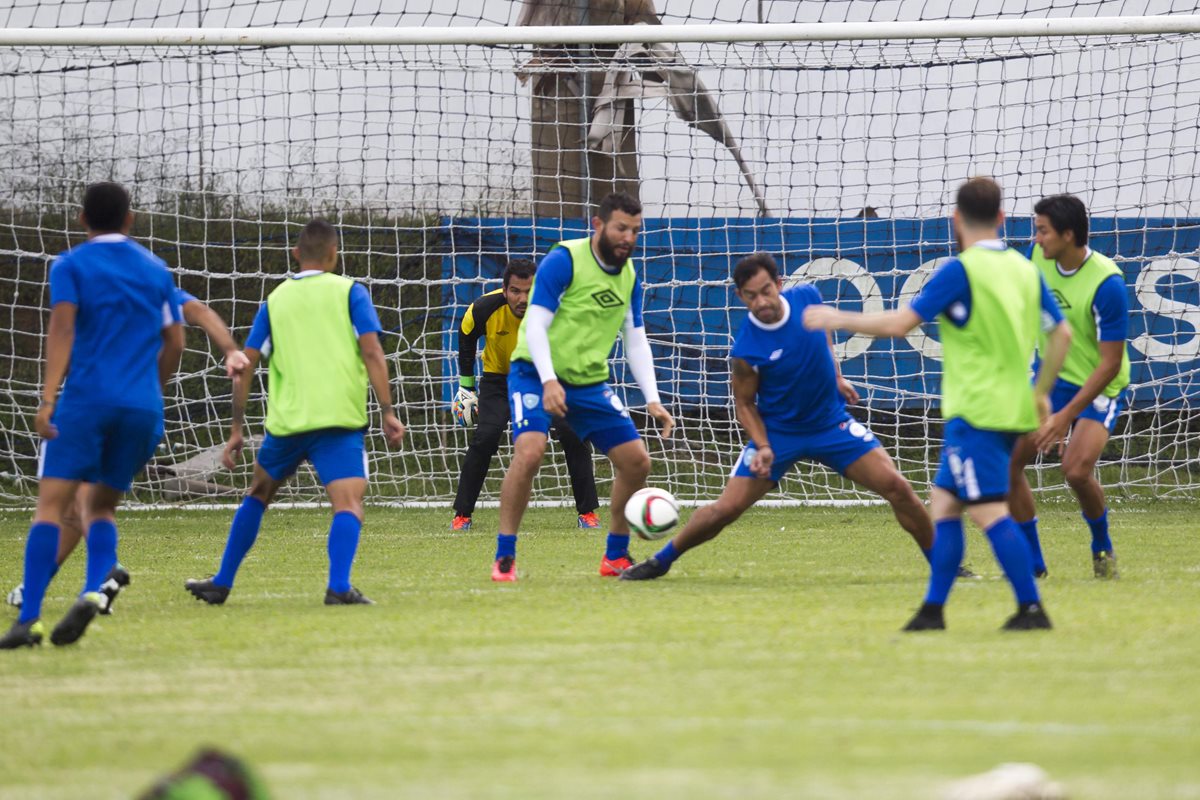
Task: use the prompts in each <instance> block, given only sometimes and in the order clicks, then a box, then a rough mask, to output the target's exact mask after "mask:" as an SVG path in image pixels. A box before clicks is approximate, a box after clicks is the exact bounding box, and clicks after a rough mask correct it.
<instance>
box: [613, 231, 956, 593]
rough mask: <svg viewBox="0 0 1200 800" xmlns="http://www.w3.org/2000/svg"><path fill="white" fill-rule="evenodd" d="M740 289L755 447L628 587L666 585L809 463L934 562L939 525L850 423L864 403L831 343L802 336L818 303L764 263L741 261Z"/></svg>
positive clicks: (739, 362) (748, 413) (736, 367)
mask: <svg viewBox="0 0 1200 800" xmlns="http://www.w3.org/2000/svg"><path fill="white" fill-rule="evenodd" d="M733 282H734V285H735V286H736V287H737V296H738V298H739V299H740V300H741V301H742V302H743V303H745V304H746V307H747V308H748V309H749V310H750V314H749V316H747V317H746V319H745V321H743V323H742V327H741V329H740V330H739V331H738V333H737V336H736V337H735V338H734V342H733V350H732V351H731V353H730V355H731V362H732V372H733V402H734V406H735V409H736V412H737V420H738V422H739V423H740V424H741V426H742V428H743V429H745V431H746V436H747V438H749V440H750V443H749V444H747V445H746V448H745V450H743V451H742V454H741V456H740V457H739V458H738V461H737V465H736V466H735V467H734V469H733V475H732V476H731V477H730V478H729V483H727V484H726V485H725V490H724V491H723V492H722V493H721V496H720V498H718V499H717V502H715V503H712V504H711V505H707V506H704V507H703V508H701V509H699V510H697V511H696V513H694V514H692V516H691V519H689V520H688V522H687V524H686V525H684V527H683V530H681V531H680V532H679V533H678V534H676V535H675V537H674V538H673V539H671V541H670V542H668V543H667V546H666V547H664V548H663V549H662V550H660V551H659V552H658V553H657V554H655V555H654V557H652V558H648V559H646V560H645V561H643V562H642V563H640V564H636V565H634V566H631V567H630V568H629V569H626V570H625V571H624V572H622V573H621V580H626V581H645V580H652V579H654V578H661V577H662V576H663V575H666V574H667V572H668V571H669V570H670V569H671V566H672V565H673V564H674V563H675V561H676V559H678V558H679V557H680V556H681V555H683V554H684V553H686V552H687V551H688V550H691V549H692V548H693V547H697V546H699V545H702V544H704V543H705V542H707V541H708V540H710V539H713V538H715V537H716V536H717V535H718V534H719V533H720V532H721V531H722V530H724V529H725V528H726V527H727V526H729V525H731V524H732V523H733V522H734V521H735V520H737V518H738V517H740V516H741V515H742V514H743V513H745V511H746V510H747V509H748V508H750V507H751V506H753V505H754V504H755V503H757V502H758V501H759V500H760V499H762V497H763V496H764V495H765V494H766V493H767V492H769V491H771V490H772V489H774V488H775V487H776V486H778V485H779V480H780V479H781V478H782V477H783V476H784V475H785V474H786V473H787V471H788V470H790V469H791V468H792V466H793V465H794V464H795V463H796V462H798V461H801V460H804V459H810V460H813V461H817V462H820V463H822V464H824V465H825V466H827V467H829V468H830V469H832V470H833V471H835V472H837V473H838V474H840V475H842V476H844V477H846V478H848V479H850V480H852V481H854V482H855V483H856V484H858V485H859V486H862V487H864V488H866V489H868V490H870V491H872V492H875V493H876V494H878V495H879V496H881V497H882V498H883V499H885V500H887V501H888V503H890V504H891V506H892V511H893V512H894V513H895V515H896V520H897V522H899V523H900V526H901V527H902V528H904V530H906V531H908V533H909V534H910V535H911V536H912V537H913V539H914V540H915V541H916V543H917V545H918V546H919V547H920V548H921V551H922V552H923V553H924V554H925V556H926V558H928V557H929V553H930V549H931V547H932V546H933V525H932V523H931V522H930V521H929V515H928V514H927V513H926V512H925V507H924V506H923V505H921V501H920V499H918V497H917V495H916V492H914V491H913V488H912V486H910V485H909V483H908V481H906V480H905V479H904V476H902V475H901V474H900V473H899V471H897V469H896V465H895V464H893V463H892V459H891V458H889V457H888V454H887V453H886V452H885V451H884V450H883V448H882V447H881V446H880V444H879V440H878V439H876V438H875V436H874V435H873V434H872V433H871V432H870V431H869V430H867V428H866V426H865V425H863V424H862V423H861V422H858V421H857V420H855V419H854V418H853V417H851V416H850V414H849V413H847V411H846V404H847V403H856V402H858V393H857V392H856V391H855V390H854V387H853V386H851V385H850V384H849V383H848V382H847V381H846V380H845V379H844V378H842V375H841V371H840V369H839V368H838V364H837V361H836V360H835V359H834V357H833V350H832V346H831V343H830V339H829V336H828V334H826V333H825V332H824V331H809V330H805V328H804V325H803V316H804V311H805V309H806V308H812V307H814V306H820V305H821V295H820V293H818V292H817V290H816V288H815V287H813V286H811V285H809V284H802V285H799V286H793V287H791V288H789V289H784V288H783V282H782V280H781V279H780V277H779V269H778V267H777V266H776V265H775V260H774V259H773V258H771V256H769V255H767V254H766V253H755V254H753V255H750V256H747V257H746V258H743V259H742V260H741V261H739V262H738V263H737V266H736V267H735V268H734V270H733Z"/></svg>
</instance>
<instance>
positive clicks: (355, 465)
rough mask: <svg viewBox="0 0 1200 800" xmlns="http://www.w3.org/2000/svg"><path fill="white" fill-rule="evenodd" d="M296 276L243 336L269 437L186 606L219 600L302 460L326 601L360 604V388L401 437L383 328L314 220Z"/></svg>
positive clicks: (244, 389)
mask: <svg viewBox="0 0 1200 800" xmlns="http://www.w3.org/2000/svg"><path fill="white" fill-rule="evenodd" d="M292 255H293V256H294V257H295V259H296V262H297V264H298V265H299V267H300V270H299V271H298V272H296V273H295V274H293V275H290V276H288V277H287V278H286V279H285V280H284V281H283V282H282V283H280V284H279V285H278V286H276V287H275V289H274V290H272V292H271V294H270V296H269V297H268V298H267V301H266V302H265V303H263V305H262V307H261V308H260V309H259V311H258V314H257V315H256V316H255V318H254V324H253V326H252V327H251V329H250V335H249V337H247V339H246V356H247V357H248V358H249V361H250V363H249V365H248V367H247V370H248V373H252V372H253V370H254V368H255V366H256V365H257V364H258V361H259V358H260V356H267V357H269V358H270V365H269V369H270V380H269V382H268V384H267V420H266V429H267V435H266V436H265V437H264V438H263V442H262V446H261V447H260V448H259V450H258V454H257V456H256V458H255V461H254V477H253V478H252V479H251V483H250V491H249V492H248V493H247V494H246V497H245V498H243V500H242V504H241V506H240V507H239V508H238V510H237V512H236V513H235V514H234V517H233V522H232V524H231V525H230V528H229V538H228V539H227V541H226V544H225V553H224V555H223V556H222V558H221V566H220V569H219V570H218V572H217V573H216V574H215V575H213V576H212V577H210V578H200V579H189V580H187V581H185V582H184V588H186V589H187V591H188V592H190V593H191V594H192V595H193V596H194V597H195V598H197V599H198V600H203V601H204V602H206V603H208V604H210V605H220V604H222V603H224V602H225V600H226V598H228V597H229V592H230V590H231V589H232V588H233V582H234V578H235V577H236V576H237V572H238V568H239V567H240V566H241V563H242V560H243V559H244V558H245V557H246V554H247V553H249V552H250V548H251V547H253V546H254V542H255V540H256V539H257V538H258V531H259V527H260V525H261V524H262V518H263V514H265V513H266V510H267V507H268V506H269V505H270V504H271V501H272V500H273V499H274V498H275V494H276V492H278V491H279V487H280V486H282V485H283V484H284V482H285V481H287V480H288V478H290V477H291V476H292V475H293V474H295V472H296V469H297V468H298V467H299V466H300V464H301V463H303V462H304V461H308V462H310V463H311V464H312V465H313V467H314V468H315V469H316V471H317V476H318V477H319V478H320V480H321V483H322V484H324V486H325V491H326V492H327V493H328V495H329V502H330V505H332V506H333V520H332V522H331V524H330V527H329V538H328V544H327V548H328V554H329V581H328V583H327V585H326V590H325V605H327V606H332V605H369V604H370V603H371V601H370V600H368V599H367V598H366V597H364V596H363V593H362V592H360V591H359V590H358V589H357V588H356V587H354V586H353V585H351V583H350V571H351V568H352V567H353V564H354V557H355V554H356V553H357V551H358V540H359V535H360V533H361V532H362V524H363V496H364V495H365V493H366V490H367V452H366V444H365V441H364V435H365V432H366V429H367V427H368V423H369V419H368V416H367V388H368V386H370V388H371V389H373V390H374V392H375V397H376V399H377V400H378V401H379V405H380V406H381V407H382V409H383V433H384V436H385V437H386V439H387V442H388V444H389V445H392V446H396V445H398V444H399V443H400V441H401V439H402V438H403V437H404V425H403V424H402V423H401V422H400V420H399V418H398V417H397V416H396V412H395V410H394V409H393V407H392V390H391V382H390V378H389V377H388V365H387V358H386V356H385V355H384V353H383V347H382V345H381V344H380V341H379V334H380V333H382V331H383V327H382V326H381V325H380V324H379V317H378V315H377V314H376V312H375V306H374V305H373V304H372V303H371V295H370V293H369V292H367V289H366V287H365V286H363V285H362V284H359V283H355V282H354V281H352V280H350V279H349V278H347V277H345V276H342V275H337V274H335V270H336V269H337V266H338V235H337V230H336V229H335V228H334V227H333V226H332V225H330V224H329V223H328V222H326V221H325V220H322V219H315V220H313V221H311V222H309V223H308V224H307V225H305V226H304V230H303V231H302V232H301V234H300V241H299V243H298V244H297V246H296V247H295V248H293V249H292ZM248 384H249V381H248V380H247V381H242V382H241V384H240V385H238V386H237V392H236V394H235V396H234V404H233V423H232V426H231V429H230V434H229V439H228V440H227V442H226V444H225V455H224V463H225V466H226V467H229V468H230V469H232V468H233V466H234V464H235V463H236V460H237V458H238V457H239V456H240V454H241V451H242V448H243V446H244V443H245V439H244V435H243V431H242V427H243V414H244V409H245V406H246V400H247V397H248V394H249V385H248Z"/></svg>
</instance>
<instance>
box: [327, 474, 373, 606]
mask: <svg viewBox="0 0 1200 800" xmlns="http://www.w3.org/2000/svg"><path fill="white" fill-rule="evenodd" d="M325 491H326V492H328V494H329V502H330V504H331V505H332V506H333V522H332V524H331V525H330V527H329V545H328V547H329V586H328V588H327V589H326V590H325V605H327V606H353V605H372V601H370V600H368V599H367V598H366V597H364V596H363V593H362V592H360V591H359V590H358V589H356V588H355V587H354V586H353V585H351V583H350V568H351V567H352V566H353V563H354V556H355V554H356V553H357V552H358V538H359V533H360V532H361V530H362V520H363V496H364V495H365V494H366V493H367V479H366V478H341V479H339V480H336V481H330V482H329V483H328V484H326V485H325Z"/></svg>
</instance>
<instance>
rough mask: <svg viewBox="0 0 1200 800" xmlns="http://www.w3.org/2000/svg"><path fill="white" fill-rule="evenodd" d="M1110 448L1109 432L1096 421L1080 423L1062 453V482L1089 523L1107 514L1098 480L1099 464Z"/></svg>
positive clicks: (1081, 420)
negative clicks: (1108, 445)
mask: <svg viewBox="0 0 1200 800" xmlns="http://www.w3.org/2000/svg"><path fill="white" fill-rule="evenodd" d="M1107 444H1108V429H1107V428H1105V427H1104V426H1103V425H1101V424H1100V423H1099V422H1097V421H1096V420H1094V419H1080V420H1076V422H1075V427H1074V428H1073V429H1072V430H1071V440H1070V441H1069V442H1068V443H1067V449H1066V451H1065V452H1064V453H1063V460H1062V471H1063V478H1065V479H1066V481H1067V485H1068V486H1070V487H1071V491H1072V492H1074V493H1075V496H1076V497H1077V498H1079V510H1080V511H1082V512H1083V513H1084V515H1085V516H1087V517H1088V518H1090V519H1094V518H1096V517H1098V516H1100V515H1101V514H1103V513H1104V508H1105V505H1104V487H1103V486H1101V485H1100V481H1099V480H1097V479H1096V462H1097V461H1098V460H1099V459H1100V454H1101V453H1103V452H1104V447H1105V446H1106V445H1107Z"/></svg>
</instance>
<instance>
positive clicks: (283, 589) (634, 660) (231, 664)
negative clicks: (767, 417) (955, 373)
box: [0, 503, 1200, 800]
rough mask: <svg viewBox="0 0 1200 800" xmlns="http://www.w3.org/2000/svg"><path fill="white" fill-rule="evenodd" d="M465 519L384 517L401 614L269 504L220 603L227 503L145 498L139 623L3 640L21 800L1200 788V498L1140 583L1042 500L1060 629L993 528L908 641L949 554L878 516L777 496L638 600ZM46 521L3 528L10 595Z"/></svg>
mask: <svg viewBox="0 0 1200 800" xmlns="http://www.w3.org/2000/svg"><path fill="white" fill-rule="evenodd" d="M449 516H450V514H449V512H429V511H392V510H387V511H385V510H372V511H370V512H369V519H368V526H367V528H366V530H365V532H364V535H363V541H362V546H361V549H360V552H359V561H358V566H357V569H356V573H355V583H356V584H357V585H359V586H360V587H361V588H362V589H363V590H364V591H365V592H366V593H367V594H368V595H369V596H371V597H373V598H374V599H376V600H377V601H378V602H379V605H377V606H375V607H373V608H325V607H324V606H322V605H321V599H322V596H323V591H324V570H325V545H324V533H325V531H324V528H325V524H326V518H327V515H326V514H325V513H323V512H320V511H278V512H272V513H271V514H269V515H268V518H267V522H266V525H265V526H264V529H263V533H262V536H261V537H260V540H259V543H258V545H257V547H256V548H255V550H254V551H253V552H252V553H251V555H250V557H249V558H248V559H247V562H246V564H245V566H244V567H243V571H242V574H241V577H240V579H239V583H238V585H237V587H236V589H235V591H234V594H233V595H232V596H231V597H230V600H229V602H228V603H227V604H226V605H225V606H224V607H219V608H212V607H207V606H201V605H199V604H198V603H197V602H196V601H194V600H192V598H191V597H189V596H188V595H186V594H185V593H184V591H183V590H182V587H181V583H182V581H183V579H184V578H186V577H189V576H197V575H204V574H207V573H209V572H211V571H212V570H213V569H214V568H215V565H216V562H217V559H218V558H219V555H220V552H221V548H222V546H223V542H224V536H225V529H226V527H227V525H228V520H229V514H226V513H217V512H174V511H172V512H135V513H128V514H126V515H125V517H124V519H123V522H122V537H123V538H122V550H121V555H122V561H123V562H124V563H126V564H127V565H128V566H129V567H130V568H131V570H132V571H133V575H134V584H133V585H132V586H131V587H130V589H129V590H128V591H127V592H126V593H125V594H124V595H122V597H121V599H120V601H119V602H118V605H117V613H116V614H115V615H114V616H113V617H111V618H104V617H101V618H99V619H98V621H97V622H96V623H94V624H93V627H92V628H91V629H90V630H89V631H88V634H87V636H86V637H84V639H83V640H82V641H81V642H80V643H79V644H78V645H76V646H74V647H71V648H67V649H63V650H58V649H55V648H53V647H51V646H49V645H47V646H45V647H43V648H41V649H39V650H34V651H20V652H12V653H0V709H2V713H0V798H3V799H4V800H8V799H9V798H29V797H37V798H44V799H45V800H54V799H56V798H79V797H85V796H86V797H89V798H109V797H111V798H128V797H131V796H133V795H134V794H136V792H137V791H139V790H141V789H143V788H144V787H145V786H146V785H148V784H149V783H150V782H151V780H152V779H153V778H154V776H156V775H159V774H161V773H164V772H166V771H168V770H170V769H173V768H175V767H176V766H177V765H178V764H179V763H180V762H182V761H183V760H184V759H185V758H186V757H188V756H189V755H190V754H191V753H192V751H193V750H194V749H195V748H196V747H197V746H199V745H201V744H205V743H212V744H217V745H221V746H223V747H226V748H228V749H230V750H231V751H233V752H235V753H237V754H240V755H242V756H244V757H245V758H247V759H248V760H249V761H250V762H251V763H253V764H255V765H257V767H258V768H259V769H260V771H261V772H262V773H263V775H264V776H265V778H266V780H267V782H268V783H269V784H270V786H271V787H272V789H273V790H274V792H275V795H276V796H277V797H280V798H335V797H338V798H340V797H347V798H472V799H474V798H510V797H511V798H517V797H519V798H602V797H603V798H607V797H622V798H642V797H645V798H663V797H681V798H683V797H686V798H779V797H805V798H931V797H935V796H937V793H938V791H939V789H940V787H941V786H942V785H943V784H944V783H945V782H947V781H948V780H951V779H953V778H955V777H959V776H963V775H967V774H970V773H974V772H979V771H983V770H986V769H990V768H991V767H993V766H995V765H997V764H998V763H1000V762H1003V761H1033V762H1036V763H1038V764H1040V765H1041V766H1043V767H1044V768H1045V769H1047V770H1048V771H1049V772H1050V773H1051V775H1052V776H1054V777H1055V778H1056V779H1058V780H1060V781H1062V782H1063V783H1065V784H1066V786H1067V787H1068V789H1069V790H1070V791H1071V793H1072V794H1071V796H1072V797H1073V798H1126V799H1127V798H1139V799H1144V798H1196V797H1200V682H1198V681H1197V675H1198V672H1197V669H1198V667H1197V665H1198V664H1200V632H1198V631H1200V627H1198V620H1200V611H1198V609H1200V566H1198V565H1200V559H1198V558H1197V555H1196V534H1195V519H1196V512H1195V506H1194V504H1184V503H1180V504H1163V503H1159V504H1157V505H1154V506H1141V507H1136V506H1129V505H1123V506H1121V507H1119V508H1118V509H1117V510H1115V511H1114V513H1113V517H1114V535H1115V536H1116V537H1117V542H1118V552H1119V554H1120V558H1121V562H1120V566H1121V570H1122V573H1123V577H1122V578H1121V580H1120V581H1118V582H1115V583H1102V582H1098V581H1096V580H1094V579H1093V578H1092V577H1091V565H1090V560H1089V553H1088V548H1087V534H1086V530H1084V529H1083V527H1082V523H1081V522H1080V521H1079V518H1078V515H1077V513H1076V512H1075V511H1073V510H1072V509H1071V507H1070V506H1069V505H1066V504H1060V505H1056V506H1053V507H1048V508H1046V509H1044V510H1043V517H1042V518H1043V523H1044V524H1043V530H1044V540H1045V547H1046V551H1047V557H1048V559H1049V562H1050V565H1051V572H1052V575H1051V578H1050V579H1049V581H1047V582H1046V583H1045V584H1044V588H1045V597H1046V603H1047V607H1048V609H1049V611H1050V614H1051V616H1052V618H1053V620H1054V622H1055V625H1056V630H1055V631H1053V632H1051V633H1048V634H1043V633H1036V634H1001V633H999V632H998V631H997V628H998V627H999V625H1000V623H1001V622H1002V621H1003V619H1004V618H1005V617H1006V616H1007V615H1008V614H1009V613H1010V612H1011V608H1012V599H1011V595H1010V593H1009V590H1008V588H1007V585H1006V584H1005V583H1004V582H1003V581H1002V580H1000V579H999V578H998V574H999V573H998V569H997V567H996V566H995V564H994V562H993V560H992V559H991V556H990V552H989V551H988V549H987V546H986V543H985V542H984V540H983V538H982V537H981V536H980V535H979V534H978V533H972V534H971V536H970V539H969V545H968V561H969V562H970V563H972V564H973V565H974V566H975V567H976V568H977V570H978V571H980V572H982V573H983V574H984V576H985V579H984V580H982V581H976V582H973V583H971V584H969V585H962V584H960V585H959V586H958V587H957V588H956V589H955V592H954V595H953V596H952V598H951V604H950V607H949V609H948V613H947V618H948V622H949V625H950V630H949V631H947V632H946V633H944V634H926V635H920V636H911V635H910V636H902V635H900V634H898V633H897V629H898V628H899V627H900V626H901V625H902V624H903V623H904V621H905V620H906V619H907V617H908V616H909V614H910V613H911V611H912V609H913V608H915V606H916V605H917V604H918V602H919V600H920V598H921V595H922V593H923V589H924V580H925V565H924V562H923V561H922V560H921V559H920V557H919V555H918V554H917V552H916V550H915V548H914V547H913V546H912V544H911V542H910V541H909V540H908V538H907V537H906V536H905V535H903V534H902V533H901V532H900V531H899V529H898V527H897V526H896V525H895V523H894V522H893V521H892V520H891V518H890V517H889V515H888V514H887V512H886V510H885V509H880V508H853V509H813V510H807V509H786V510H776V509H766V510H761V511H756V512H752V513H751V514H750V515H748V516H747V517H746V518H745V519H744V520H743V521H742V522H740V523H739V524H738V525H736V526H735V527H734V528H733V529H731V530H729V531H727V532H726V533H725V535H723V536H722V537H721V538H720V539H718V540H716V541H715V542H713V543H712V544H710V545H708V546H706V547H704V548H702V549H700V550H698V551H696V552H694V553H691V554H689V555H688V556H686V557H685V558H684V559H683V560H681V561H680V562H679V564H678V565H677V567H676V568H675V570H674V571H672V573H671V574H670V575H669V576H668V577H666V578H665V579H663V580H660V581H657V582H654V583H647V584H635V585H630V584H619V583H617V582H614V581H607V580H602V579H600V578H599V577H597V575H596V574H595V569H596V566H597V563H598V561H599V555H600V547H601V537H600V536H596V535H594V534H585V533H583V532H580V531H576V530H572V529H570V528H569V525H570V524H572V523H573V519H572V516H571V514H570V512H569V511H565V510H538V511H534V512H531V515H530V518H529V520H528V522H529V524H528V526H527V530H528V531H530V533H529V534H528V535H526V536H525V537H523V539H522V544H521V553H520V560H519V566H520V568H521V570H522V572H523V573H524V578H523V581H522V582H521V583H520V584H518V585H516V586H494V585H492V584H491V582H490V581H489V580H488V567H489V562H490V560H491V554H492V549H493V542H494V540H493V537H492V527H493V525H494V522H495V512H494V511H482V512H480V513H479V514H478V515H477V517H476V526H477V529H476V531H475V532H471V533H469V534H466V535H452V534H450V532H449V531H447V530H446V527H447V524H448V522H449ZM26 525H27V519H26V517H25V516H24V515H22V516H17V515H14V514H7V515H0V530H2V531H3V535H2V536H0V563H2V564H4V565H5V569H4V571H3V573H2V574H0V577H2V578H3V580H4V582H5V586H4V587H3V589H4V590H5V591H7V588H8V585H7V584H8V583H9V582H10V581H15V580H16V579H17V578H18V571H19V564H20V559H21V552H22V547H23V540H24V533H25V528H26ZM635 549H636V551H637V552H638V553H639V554H646V553H648V552H649V550H650V547H649V546H648V545H641V546H639V547H637V548H635ZM82 566H83V559H82V558H81V557H76V558H75V559H73V560H72V561H71V562H70V563H69V564H68V566H67V567H66V568H65V569H64V572H63V574H62V575H61V576H60V577H59V579H58V580H57V581H56V582H55V584H54V586H53V587H52V589H51V596H50V597H49V599H48V603H47V608H46V617H47V622H48V623H51V624H52V623H53V622H55V621H56V620H57V618H58V616H59V615H60V614H61V613H62V612H63V611H64V610H65V609H66V607H67V605H68V603H69V602H70V596H69V595H70V593H71V592H73V591H74V590H76V589H77V587H78V584H79V582H80V579H81V572H82Z"/></svg>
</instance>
